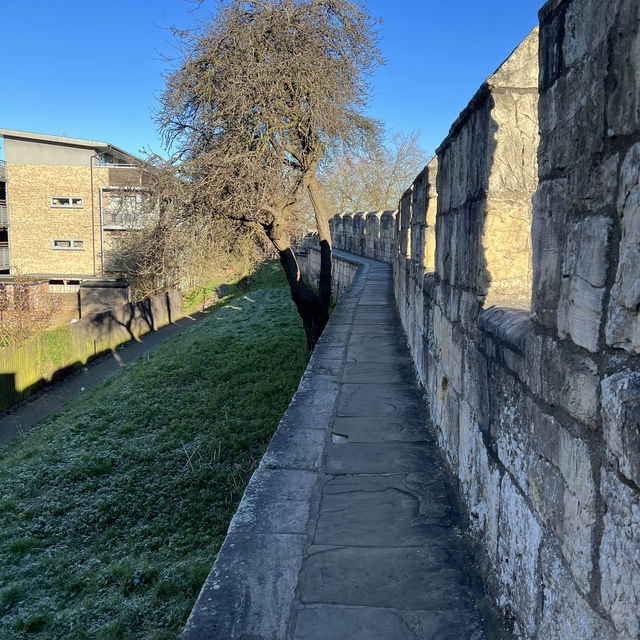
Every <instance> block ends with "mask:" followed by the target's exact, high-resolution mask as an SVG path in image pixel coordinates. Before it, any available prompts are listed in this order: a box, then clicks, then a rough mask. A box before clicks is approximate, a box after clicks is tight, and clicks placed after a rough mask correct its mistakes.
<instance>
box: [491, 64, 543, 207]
mask: <svg viewBox="0 0 640 640" xmlns="http://www.w3.org/2000/svg"><path fill="white" fill-rule="evenodd" d="M525 68H526V72H527V73H529V74H530V73H531V72H532V71H535V70H536V65H535V64H531V62H530V61H527V64H526V65H525ZM536 76H537V73H536ZM527 81H529V80H527ZM536 84H537V78H536V80H535V82H534V83H533V84H532V85H531V88H533V87H534V86H535V85H536ZM492 102H493V108H492V111H491V117H492V119H493V120H494V122H496V123H497V124H498V129H497V131H496V134H495V145H496V148H495V151H494V158H493V164H492V166H491V173H490V174H489V184H488V190H489V197H490V198H492V199H493V198H500V199H504V200H511V201H512V202H514V201H515V202H518V201H520V202H523V203H525V202H526V201H527V200H528V201H529V205H530V198H531V194H533V192H534V191H535V190H536V187H537V185H538V161H537V150H538V143H539V137H538V94H537V92H535V93H533V92H531V93H529V92H527V93H520V92H516V91H506V92H501V93H494V94H492Z"/></svg>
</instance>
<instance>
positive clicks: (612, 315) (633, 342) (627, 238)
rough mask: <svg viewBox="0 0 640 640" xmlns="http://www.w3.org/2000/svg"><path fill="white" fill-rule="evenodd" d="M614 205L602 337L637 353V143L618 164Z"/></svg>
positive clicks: (639, 332)
mask: <svg viewBox="0 0 640 640" xmlns="http://www.w3.org/2000/svg"><path fill="white" fill-rule="evenodd" d="M617 204H618V215H619V216H620V226H621V229H622V237H621V239H620V245H619V249H618V251H619V258H618V270H617V273H616V280H615V283H614V285H613V287H612V289H611V299H610V302H609V310H608V316H607V325H606V339H607V344H609V345H610V346H613V347H618V348H622V349H625V350H627V351H630V352H631V353H640V278H639V277H638V274H640V251H638V241H639V239H640V143H638V144H636V145H634V146H633V147H631V149H630V150H629V151H628V153H627V155H626V157H625V159H624V162H623V163H622V168H621V170H620V190H619V193H618V202H617Z"/></svg>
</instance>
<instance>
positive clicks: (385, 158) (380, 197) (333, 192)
mask: <svg viewBox="0 0 640 640" xmlns="http://www.w3.org/2000/svg"><path fill="white" fill-rule="evenodd" d="M419 136H420V132H419V131H412V132H411V133H409V134H406V135H403V134H399V133H396V134H395V135H393V136H392V137H391V140H390V141H389V142H388V143H386V144H385V141H384V140H378V141H375V143H374V144H370V145H369V146H368V148H365V149H360V150H346V151H342V152H341V153H338V154H336V155H334V156H333V157H332V158H331V159H330V160H329V161H328V162H327V163H326V164H325V165H324V166H323V167H322V171H321V180H322V183H323V186H324V188H325V193H326V198H327V202H328V203H329V204H330V206H331V208H332V210H333V212H334V213H335V212H343V211H363V210H365V211H383V210H385V209H395V208H396V207H397V205H398V201H399V200H400V197H401V196H402V194H403V193H404V191H405V190H406V189H407V187H409V185H410V184H411V183H412V181H413V180H414V178H415V176H416V174H417V173H419V172H420V170H421V169H422V167H424V165H425V164H426V163H427V161H428V159H429V158H428V156H427V154H426V153H425V151H424V149H423V148H422V147H421V146H420V144H419V142H418V138H419Z"/></svg>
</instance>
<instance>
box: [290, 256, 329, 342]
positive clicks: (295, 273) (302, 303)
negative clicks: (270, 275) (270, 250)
mask: <svg viewBox="0 0 640 640" xmlns="http://www.w3.org/2000/svg"><path fill="white" fill-rule="evenodd" d="M278 253H279V254H280V264H281V265H282V268H283V269H284V272H285V274H286V275H287V281H288V282H289V289H290V290H291V298H292V299H293V301H294V302H295V304H296V308H297V309H298V314H299V315H300V318H301V319H302V326H303V327H304V331H305V334H306V336H307V345H308V346H309V349H311V350H313V349H314V348H315V346H316V343H317V342H318V340H319V339H320V336H321V334H322V330H323V329H324V327H325V325H326V324H327V321H328V320H329V312H328V306H327V307H326V308H325V306H324V305H323V304H322V302H321V301H320V298H319V297H318V296H317V295H316V294H315V293H313V291H311V290H310V289H309V288H308V287H307V285H306V284H305V283H304V282H303V280H302V277H301V274H300V267H299V266H298V261H297V260H296V256H295V254H294V252H293V250H292V249H291V247H286V248H283V249H280V248H278Z"/></svg>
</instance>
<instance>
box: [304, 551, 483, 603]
mask: <svg viewBox="0 0 640 640" xmlns="http://www.w3.org/2000/svg"><path fill="white" fill-rule="evenodd" d="M299 589H300V597H301V600H302V602H303V603H305V604H309V603H325V604H345V605H362V606H370V607H383V608H384V607H388V608H392V609H410V610H421V611H431V610H437V611H442V610H451V609H463V610H464V609H467V610H473V609H474V608H475V606H474V603H473V600H472V597H471V587H470V585H469V579H468V577H467V575H466V573H465V571H464V570H463V569H462V560H461V559H460V557H459V554H458V552H457V548H456V545H452V544H451V540H450V539H449V540H446V541H445V540H434V541H432V542H431V544H430V545H429V546H428V547H419V548H416V547H400V548H388V547H384V548H378V547H327V546H320V545H313V546H311V547H309V548H308V549H307V552H306V557H305V559H304V562H303V564H302V572H301V574H300V582H299Z"/></svg>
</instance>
